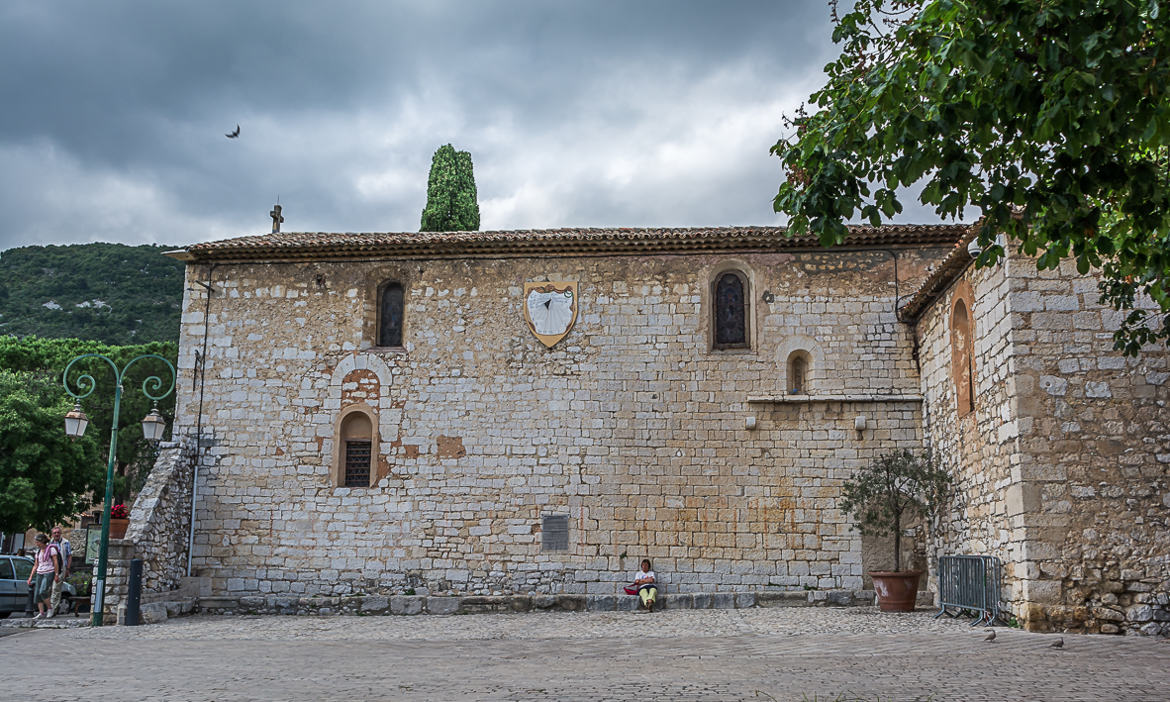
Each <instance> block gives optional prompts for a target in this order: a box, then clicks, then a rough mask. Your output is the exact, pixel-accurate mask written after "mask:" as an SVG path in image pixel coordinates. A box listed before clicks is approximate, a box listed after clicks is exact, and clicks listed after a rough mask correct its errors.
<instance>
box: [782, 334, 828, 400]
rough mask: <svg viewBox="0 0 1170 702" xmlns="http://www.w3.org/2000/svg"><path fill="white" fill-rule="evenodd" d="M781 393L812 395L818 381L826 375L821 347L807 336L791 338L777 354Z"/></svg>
mask: <svg viewBox="0 0 1170 702" xmlns="http://www.w3.org/2000/svg"><path fill="white" fill-rule="evenodd" d="M776 360H777V365H779V370H780V373H779V375H780V392H781V393H782V394H785V395H811V394H813V393H814V391H815V390H816V386H817V379H818V378H820V377H822V376H823V373H824V356H823V354H822V353H821V348H820V346H818V345H817V343H816V342H815V341H814V340H813V339H810V338H809V337H806V336H790V337H788V338H787V339H786V340H785V342H784V344H783V345H781V347H780V349H779V352H778V354H777V358H776Z"/></svg>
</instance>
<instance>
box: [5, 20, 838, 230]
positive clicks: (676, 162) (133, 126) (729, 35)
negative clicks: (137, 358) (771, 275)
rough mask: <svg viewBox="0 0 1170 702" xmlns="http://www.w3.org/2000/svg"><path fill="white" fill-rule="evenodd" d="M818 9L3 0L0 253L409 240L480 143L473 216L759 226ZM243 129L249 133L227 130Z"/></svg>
mask: <svg viewBox="0 0 1170 702" xmlns="http://www.w3.org/2000/svg"><path fill="white" fill-rule="evenodd" d="M829 32H830V26H829V23H828V17H827V10H826V8H825V6H824V5H823V4H822V3H821V2H815V1H814V2H789V3H785V2H766V1H760V2H721V3H706V2H677V1H674V2H597V1H594V2H580V3H567V2H549V1H547V0H541V1H536V0H533V1H530V2H504V1H502V0H500V1H492V2H472V1H471V0H466V1H461V2H419V3H388V2H365V3H361V2H341V3H330V4H328V5H326V4H324V3H310V2H304V3H300V2H270V3H239V2H231V3H226V2H224V3H217V2H200V3H145V2H138V3H128V2H110V1H104V2H101V3H94V2H42V1H40V0H37V1H36V2H24V1H20V0H18V1H16V2H11V1H10V2H7V3H4V4H2V5H0V65H3V66H5V69H4V70H3V71H0V94H3V95H5V96H8V98H9V99H7V100H6V101H5V103H6V104H5V108H4V109H3V110H0V208H2V209H3V211H4V212H5V217H4V219H3V224H2V225H0V249H4V248H9V247H11V246H17V245H23V244H30V243H66V242H73V241H91V240H115V241H125V242H142V241H158V242H165V243H173V244H182V243H189V242H193V241H197V240H202V239H209V238H216V237H224V236H233V235H237V234H246V233H255V232H258V231H264V230H265V228H266V227H267V226H268V221H267V216H266V215H267V212H268V210H269V208H270V207H271V205H272V204H273V202H274V201H275V198H276V197H277V195H279V196H280V199H281V202H282V204H283V205H284V206H285V214H286V216H287V220H288V221H287V222H286V225H285V228H286V229H288V230H329V231H352V230H365V231H369V230H381V231H385V230H414V229H417V227H418V217H419V212H421V210H422V206H423V201H424V199H425V185H426V175H427V170H428V168H429V164H430V157H431V154H432V152H433V151H434V149H435V148H436V147H437V146H439V145H440V144H444V143H447V142H451V143H453V144H455V145H456V147H458V148H460V149H466V150H469V151H471V152H472V156H473V158H474V160H475V166H476V181H477V184H478V186H479V194H480V204H481V208H482V210H483V227H484V228H521V227H556V226H611V225H625V226H643V225H674V226H686V225H714V224H742V223H771V222H776V221H778V219H777V217H776V215H775V214H774V213H772V212H771V206H770V203H771V197H772V195H773V194H774V193H775V189H776V186H777V184H778V181H779V170H778V164H777V162H776V160H775V159H774V158H771V157H769V155H768V153H767V151H768V147H769V146H770V145H771V144H772V143H773V142H774V141H775V140H776V138H777V137H778V136H779V134H780V125H779V117H780V114H781V112H782V111H784V110H787V109H791V108H792V107H794V106H795V105H796V104H798V103H799V102H801V101H802V100H804V99H805V98H806V97H807V95H808V93H809V92H810V91H811V90H812V89H815V87H817V85H819V83H820V80H821V77H820V71H821V68H822V66H823V65H824V63H825V62H826V61H827V60H828V59H829V58H830V57H831V55H832V53H833V51H832V48H833V47H832V45H831V44H830V43H829V41H828V34H829ZM236 123H239V124H240V125H241V127H242V134H241V136H240V138H239V139H237V140H228V139H225V138H224V136H223V134H224V133H225V132H228V131H231V130H232V129H233V128H234V127H235V125H236Z"/></svg>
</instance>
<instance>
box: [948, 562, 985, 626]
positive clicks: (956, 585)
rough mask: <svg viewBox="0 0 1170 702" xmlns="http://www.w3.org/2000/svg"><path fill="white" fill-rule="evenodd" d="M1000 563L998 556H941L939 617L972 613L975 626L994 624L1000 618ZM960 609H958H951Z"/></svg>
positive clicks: (972, 624) (972, 623)
mask: <svg viewBox="0 0 1170 702" xmlns="http://www.w3.org/2000/svg"><path fill="white" fill-rule="evenodd" d="M1000 575H1001V570H1000V563H999V559H997V558H995V557H994V556H939V558H938V604H939V607H940V609H939V611H938V614H936V615H934V618H935V619H938V618H939V617H941V616H942V615H944V614H946V615H947V616H951V617H954V616H957V615H959V614H963V613H964V612H972V613H974V614H977V615H978V617H977V618H976V619H975V621H973V622H971V626H979V625H981V624H982V625H985V626H986V625H991V624H993V623H995V620H996V619H999V595H1000V593H999V582H1000ZM948 607H954V608H957V609H958V611H957V612H950V611H948V609H947V608H948Z"/></svg>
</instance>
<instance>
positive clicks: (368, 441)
mask: <svg viewBox="0 0 1170 702" xmlns="http://www.w3.org/2000/svg"><path fill="white" fill-rule="evenodd" d="M373 429H374V427H373V424H372V423H371V422H370V418H369V417H368V416H366V414H365V413H364V412H351V413H350V414H349V415H347V416H346V417H345V419H343V420H342V422H341V432H340V433H341V437H340V440H341V451H340V459H341V466H340V469H341V470H340V472H341V476H340V477H341V481H340V482H341V484H342V485H343V486H345V487H369V486H370V473H371V471H370V466H371V465H372V463H373V436H374V431H373Z"/></svg>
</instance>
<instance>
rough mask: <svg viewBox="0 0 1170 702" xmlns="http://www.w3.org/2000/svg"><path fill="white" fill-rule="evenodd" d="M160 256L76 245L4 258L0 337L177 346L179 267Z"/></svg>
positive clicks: (144, 249)
mask: <svg viewBox="0 0 1170 702" xmlns="http://www.w3.org/2000/svg"><path fill="white" fill-rule="evenodd" d="M164 250H165V249H164V248H163V247H160V246H124V245H122V244H82V245H75V246H26V247H23V248H18V249H9V250H8V251H5V252H3V254H0V334H13V335H16V336H27V335H35V336H41V337H52V338H67V337H79V338H83V339H96V340H98V341H104V342H106V343H109V344H135V343H147V342H151V341H172V340H176V339H178V338H179V314H180V307H181V306H182V301H183V263H182V262H181V261H176V260H173V259H170V258H167V257H166V256H163V255H162V252H163V251H164ZM46 305H48V306H47V307H46Z"/></svg>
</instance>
